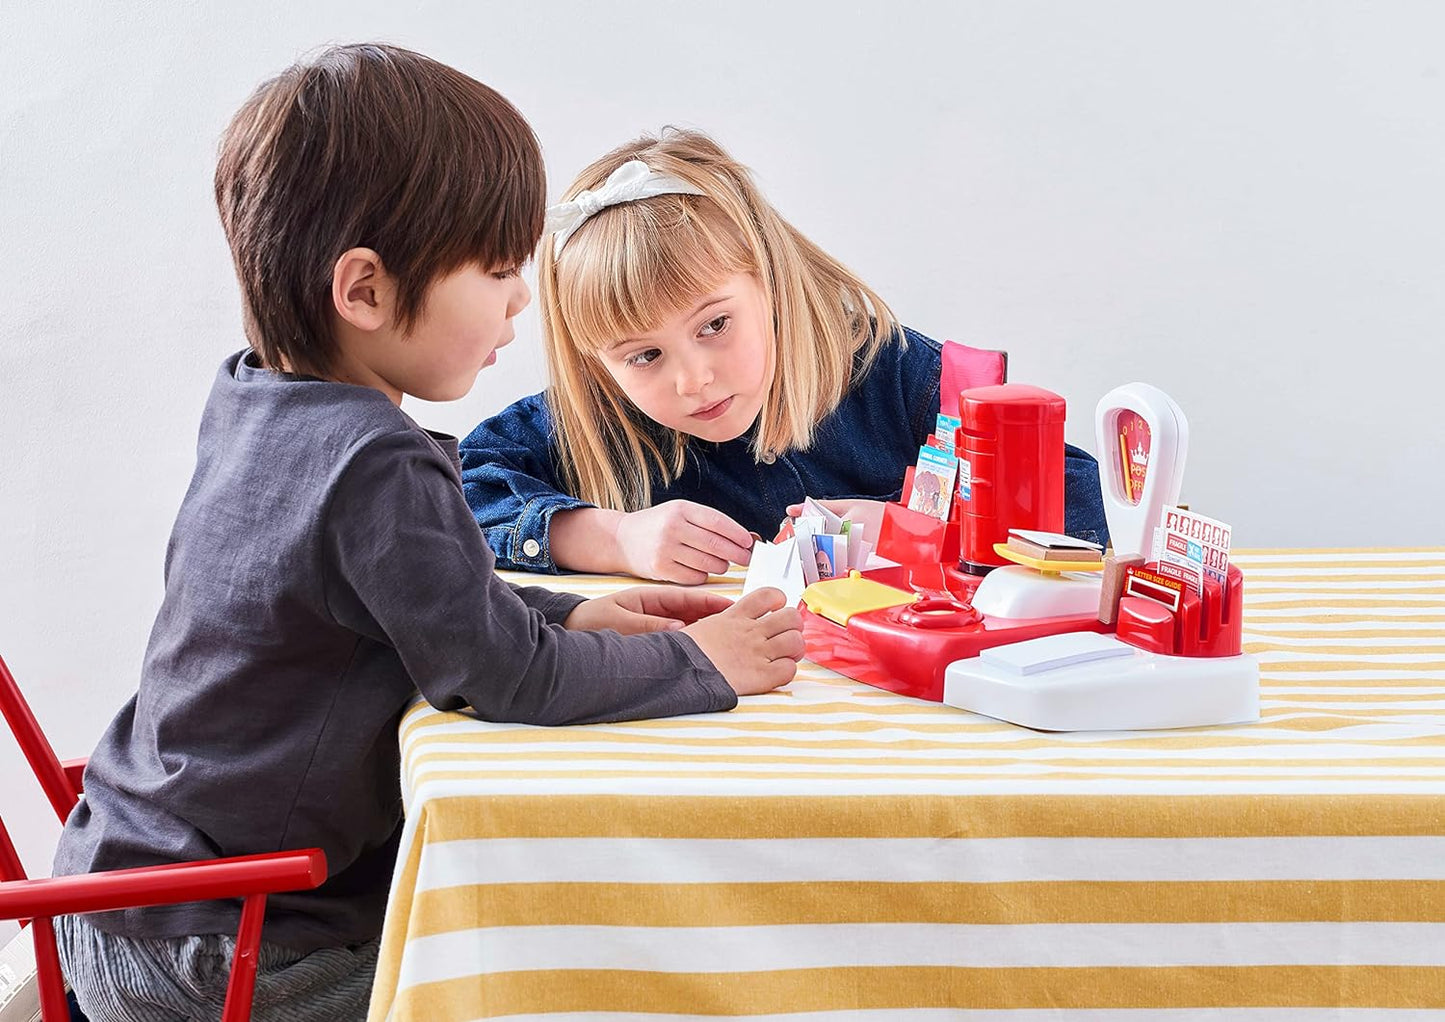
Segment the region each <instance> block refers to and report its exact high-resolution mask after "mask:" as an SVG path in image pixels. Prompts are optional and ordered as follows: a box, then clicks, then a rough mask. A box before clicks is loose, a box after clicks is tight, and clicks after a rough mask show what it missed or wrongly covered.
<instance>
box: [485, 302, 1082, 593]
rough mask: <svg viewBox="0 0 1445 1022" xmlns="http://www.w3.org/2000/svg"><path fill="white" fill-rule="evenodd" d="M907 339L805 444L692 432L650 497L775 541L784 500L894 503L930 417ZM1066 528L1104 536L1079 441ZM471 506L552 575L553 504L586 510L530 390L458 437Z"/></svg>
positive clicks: (918, 355) (930, 371)
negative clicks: (783, 448)
mask: <svg viewBox="0 0 1445 1022" xmlns="http://www.w3.org/2000/svg"><path fill="white" fill-rule="evenodd" d="M903 333H904V335H905V336H906V337H907V342H908V343H907V345H906V346H905V345H903V344H900V343H899V342H898V341H896V340H894V341H891V342H889V343H888V344H885V345H883V346H882V347H881V348H880V349H879V351H878V354H877V356H876V357H875V359H874V361H873V364H872V365H871V366H870V367H869V368H868V371H867V372H866V373H865V374H863V375H862V376H861V377H857V378H855V379H854V382H853V383H852V384H851V385H850V387H849V389H848V392H847V393H846V394H845V395H844V397H843V400H842V401H841V402H840V403H839V405H838V407H837V408H835V409H834V410H833V411H832V412H831V413H830V414H829V415H828V416H827V417H825V418H824V419H823V421H822V422H820V423H819V424H818V428H817V431H816V433H815V434H814V440H813V446H812V447H811V448H809V449H808V450H806V451H789V452H788V453H786V454H782V455H779V456H778V457H777V459H776V460H774V461H771V462H758V461H756V460H755V459H754V456H753V452H752V451H751V450H750V449H749V443H750V442H751V440H752V432H751V431H749V432H748V433H745V434H744V435H743V436H741V437H738V438H737V439H736V440H729V441H727V442H726V443H711V442H708V441H703V440H697V439H689V441H688V444H687V461H686V465H685V467H684V470H683V472H682V475H680V476H679V477H678V478H676V479H674V480H673V481H672V482H671V483H670V484H668V485H666V486H662V485H660V484H659V483H658V482H657V480H656V479H654V481H653V489H652V501H653V503H654V504H661V503H663V502H664V501H669V500H677V499H683V500H691V501H696V502H697V503H699V504H706V505H708V506H709V507H714V508H717V509H718V510H719V511H721V512H723V513H724V514H726V515H727V516H728V517H730V518H732V519H733V520H734V521H736V522H737V523H738V524H739V525H741V526H742V527H743V528H745V529H748V530H749V531H752V532H756V533H758V534H759V535H761V536H763V537H764V538H768V539H771V538H772V536H773V534H774V533H775V532H777V529H778V526H779V524H780V523H781V522H782V520H783V519H784V518H785V517H786V516H787V508H788V505H789V504H796V503H799V502H800V501H801V500H802V499H803V498H804V497H805V496H810V497H817V498H819V499H829V498H831V499H845V500H846V499H850V498H853V499H860V498H861V499H867V500H897V499H898V497H899V495H900V493H901V492H902V485H903V474H904V471H905V470H906V469H907V468H908V466H909V465H912V464H913V463H914V462H916V461H917V460H918V448H919V446H920V445H921V444H923V443H924V442H925V441H926V440H927V439H928V437H929V435H930V434H931V433H932V432H933V428H934V425H935V421H936V419H937V417H938V388H939V376H940V369H941V366H942V358H943V355H942V352H943V349H942V346H941V345H940V344H939V343H938V342H937V341H934V340H931V339H929V338H927V337H924V336H923V335H922V334H920V333H916V332H915V331H912V330H908V329H905V330H904V331H903ZM1065 453H1066V458H1065V469H1064V472H1065V479H1064V487H1065V512H1064V528H1065V530H1066V531H1067V532H1068V533H1069V534H1071V535H1073V536H1077V537H1079V538H1081V539H1087V540H1092V541H1094V542H1096V543H1107V542H1108V526H1107V525H1106V524H1105V522H1104V505H1103V499H1102V497H1101V496H1100V490H1099V466H1098V465H1097V463H1096V462H1095V461H1094V459H1093V457H1092V456H1090V455H1089V454H1088V453H1087V452H1085V451H1081V450H1079V449H1078V448H1077V447H1072V446H1067V445H1066V448H1065ZM461 458H462V485H463V489H464V491H465V492H466V497H467V503H468V504H469V505H470V506H471V509H472V514H473V515H474V516H476V519H477V524H478V525H480V526H481V527H482V531H483V533H484V534H485V536H486V539H487V543H488V544H489V545H490V546H491V548H492V552H493V553H494V554H496V557H497V566H498V567H501V568H514V569H520V570H523V571H545V572H554V573H558V572H560V571H562V570H564V569H559V568H558V567H557V565H556V564H555V563H554V562H553V561H552V554H551V547H550V543H549V531H550V523H551V520H552V516H553V515H554V514H556V513H557V512H558V511H569V510H572V509H574V508H580V507H591V506H592V505H590V504H588V503H586V502H585V501H581V500H578V499H577V498H576V497H573V496H571V495H569V494H567V493H565V492H563V490H562V487H561V483H560V479H561V471H560V469H559V467H558V462H557V455H556V452H555V450H554V449H553V446H552V428H551V418H550V415H549V414H548V411H547V403H546V399H545V396H544V395H542V394H533V395H532V396H531V397H526V398H523V399H522V400H520V401H518V402H516V403H515V404H513V405H511V406H510V407H509V408H506V409H505V410H503V411H502V412H500V413H499V414H497V415H494V416H492V417H491V418H490V419H487V420H486V421H485V422H483V423H482V424H481V425H479V426H478V427H477V428H476V429H474V430H472V432H471V435H469V436H468V437H467V438H466V439H465V440H463V441H462V444H461Z"/></svg>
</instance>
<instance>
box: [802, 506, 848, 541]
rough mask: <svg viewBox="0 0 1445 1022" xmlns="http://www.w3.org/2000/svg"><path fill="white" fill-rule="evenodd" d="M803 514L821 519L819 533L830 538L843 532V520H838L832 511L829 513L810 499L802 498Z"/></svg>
mask: <svg viewBox="0 0 1445 1022" xmlns="http://www.w3.org/2000/svg"><path fill="white" fill-rule="evenodd" d="M803 514H805V515H817V516H818V517H819V518H821V519H823V528H822V529H821V530H820V531H822V532H824V533H827V534H828V535H830V536H836V535H837V534H838V533H840V532H842V531H843V519H841V518H839V517H838V516H837V515H836V514H834V513H833V512H832V511H829V510H828V509H827V508H825V507H824V506H823V505H822V504H819V503H818V502H817V501H816V500H814V499H813V498H812V497H805V498H803Z"/></svg>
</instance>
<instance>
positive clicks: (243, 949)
mask: <svg viewBox="0 0 1445 1022" xmlns="http://www.w3.org/2000/svg"><path fill="white" fill-rule="evenodd" d="M265 918H266V896H265V895H264V894H253V895H251V897H249V898H247V899H246V900H245V902H244V903H242V905H241V928H240V930H238V931H237V933H236V955H235V957H234V958H232V959H231V982H230V984H229V985H227V987H226V1007H225V1010H224V1011H222V1012H221V1022H246V1020H247V1019H249V1018H250V1017H251V998H252V997H253V996H255V993H256V966H257V965H258V964H259V962H258V961H257V959H258V957H259V955H260V947H261V924H262V923H263V922H264V921H265Z"/></svg>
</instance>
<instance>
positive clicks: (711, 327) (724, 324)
mask: <svg viewBox="0 0 1445 1022" xmlns="http://www.w3.org/2000/svg"><path fill="white" fill-rule="evenodd" d="M731 319H732V317H731V316H719V317H717V319H711V320H708V321H707V322H706V323H704V324H703V327H702V329H701V330H700V331H698V332H699V333H701V334H702V335H703V336H704V337H716V336H717V335H718V334H720V333H722V332H723V331H724V330H726V329H727V328H728V321H729V320H731Z"/></svg>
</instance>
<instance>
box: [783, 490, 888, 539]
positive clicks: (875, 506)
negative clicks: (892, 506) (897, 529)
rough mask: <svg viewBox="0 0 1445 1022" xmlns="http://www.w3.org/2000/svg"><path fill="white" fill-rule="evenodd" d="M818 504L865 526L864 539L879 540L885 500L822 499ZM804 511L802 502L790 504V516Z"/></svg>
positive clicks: (840, 516)
mask: <svg viewBox="0 0 1445 1022" xmlns="http://www.w3.org/2000/svg"><path fill="white" fill-rule="evenodd" d="M817 503H818V504H820V505H821V506H823V507H825V508H827V509H828V510H829V511H831V512H833V513H834V514H835V515H837V516H838V517H839V518H848V519H851V520H852V521H855V522H857V523H858V524H859V525H861V526H863V540H864V542H867V543H874V544H876V543H877V542H878V530H879V529H881V528H883V501H881V500H820V501H817ZM802 513H803V505H802V504H789V505H788V517H789V518H796V517H798V516H799V515H800V514H802Z"/></svg>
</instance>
